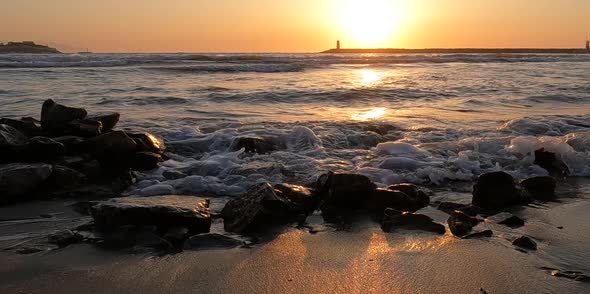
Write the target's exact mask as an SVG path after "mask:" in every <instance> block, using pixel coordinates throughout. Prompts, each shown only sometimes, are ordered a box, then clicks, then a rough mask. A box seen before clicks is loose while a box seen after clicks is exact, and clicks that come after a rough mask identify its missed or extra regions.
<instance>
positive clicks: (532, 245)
mask: <svg viewBox="0 0 590 294" xmlns="http://www.w3.org/2000/svg"><path fill="white" fill-rule="evenodd" d="M512 245H514V246H517V247H520V248H522V249H527V250H537V243H536V242H535V241H533V239H531V238H529V237H527V236H522V237H520V238H518V239H516V240H514V241H513V242H512Z"/></svg>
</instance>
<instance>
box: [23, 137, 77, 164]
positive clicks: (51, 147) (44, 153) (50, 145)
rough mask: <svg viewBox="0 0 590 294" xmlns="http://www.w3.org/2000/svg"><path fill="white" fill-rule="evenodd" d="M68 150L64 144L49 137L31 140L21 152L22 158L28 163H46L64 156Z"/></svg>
mask: <svg viewBox="0 0 590 294" xmlns="http://www.w3.org/2000/svg"><path fill="white" fill-rule="evenodd" d="M65 153H66V148H65V146H64V145H63V144H62V143H59V142H57V141H55V140H53V139H50V138H47V137H33V138H31V139H29V141H28V142H27V143H26V145H25V146H24V147H23V150H22V151H21V157H22V158H23V159H24V160H26V161H29V162H31V161H33V162H35V161H44V160H49V159H54V158H57V157H60V156H63V155H64V154H65Z"/></svg>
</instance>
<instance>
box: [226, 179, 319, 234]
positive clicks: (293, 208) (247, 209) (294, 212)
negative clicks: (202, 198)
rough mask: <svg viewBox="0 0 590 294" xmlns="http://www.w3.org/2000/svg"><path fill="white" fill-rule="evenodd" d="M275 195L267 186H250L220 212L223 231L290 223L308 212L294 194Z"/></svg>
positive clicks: (269, 186)
mask: <svg viewBox="0 0 590 294" xmlns="http://www.w3.org/2000/svg"><path fill="white" fill-rule="evenodd" d="M289 197H293V194H291V193H283V192H280V193H276V192H275V189H274V188H273V187H272V186H271V185H270V184H269V183H263V184H259V185H255V186H253V187H251V188H250V189H249V190H248V191H247V192H246V193H245V194H243V195H241V196H240V197H237V198H234V199H232V200H230V201H229V202H228V203H227V204H226V205H225V207H224V208H223V210H222V211H221V217H222V218H223V220H224V227H225V230H226V231H228V232H236V233H242V232H248V231H252V230H255V229H257V226H258V225H263V224H267V223H277V222H281V221H287V220H291V219H292V218H293V217H295V216H298V215H301V214H306V213H308V210H307V209H308V208H307V207H305V206H303V205H302V203H303V202H301V199H302V198H304V197H305V196H301V195H297V196H296V197H295V198H294V199H290V198H289Z"/></svg>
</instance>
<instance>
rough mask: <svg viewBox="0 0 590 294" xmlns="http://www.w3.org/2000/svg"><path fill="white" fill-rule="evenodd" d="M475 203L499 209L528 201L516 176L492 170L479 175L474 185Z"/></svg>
mask: <svg viewBox="0 0 590 294" xmlns="http://www.w3.org/2000/svg"><path fill="white" fill-rule="evenodd" d="M472 202H473V205H475V206H479V207H481V208H487V209H498V208H503V207H506V206H510V205H517V204H523V203H526V199H525V198H524V197H522V195H521V193H520V192H519V190H518V189H517V187H516V184H515V182H514V178H512V176H511V175H509V174H507V173H505V172H492V173H486V174H482V175H481V176H479V178H478V179H477V183H476V184H475V185H474V186H473V199H472Z"/></svg>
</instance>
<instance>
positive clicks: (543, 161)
mask: <svg viewBox="0 0 590 294" xmlns="http://www.w3.org/2000/svg"><path fill="white" fill-rule="evenodd" d="M534 163H535V164H536V165H538V166H540V167H542V168H544V169H546V170H547V171H548V172H549V173H551V174H553V175H558V176H567V175H568V174H569V168H568V167H567V165H565V163H564V162H563V161H562V160H561V159H560V158H558V157H557V154H555V153H554V152H550V151H546V150H545V149H544V148H541V149H539V150H536V151H535V162H534Z"/></svg>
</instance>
